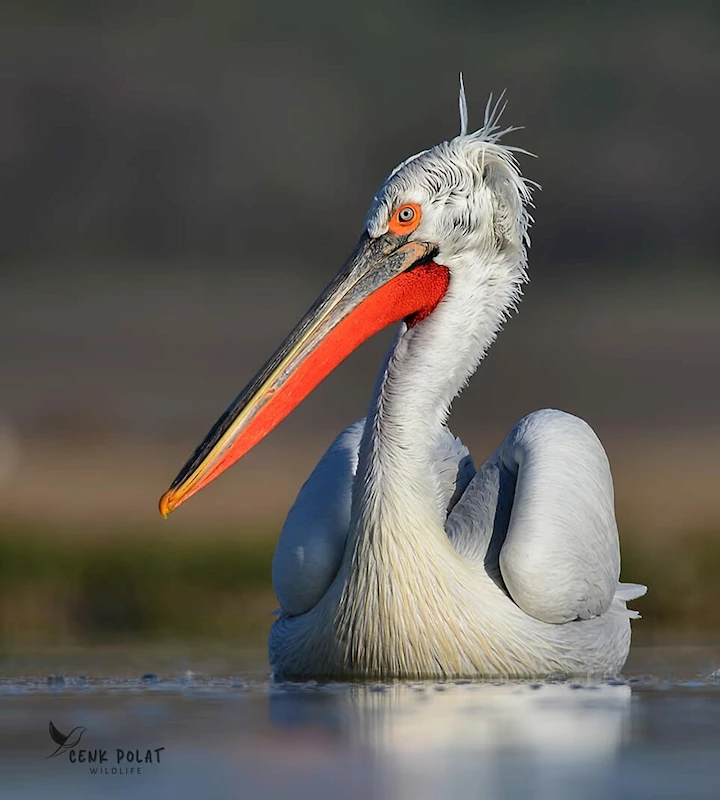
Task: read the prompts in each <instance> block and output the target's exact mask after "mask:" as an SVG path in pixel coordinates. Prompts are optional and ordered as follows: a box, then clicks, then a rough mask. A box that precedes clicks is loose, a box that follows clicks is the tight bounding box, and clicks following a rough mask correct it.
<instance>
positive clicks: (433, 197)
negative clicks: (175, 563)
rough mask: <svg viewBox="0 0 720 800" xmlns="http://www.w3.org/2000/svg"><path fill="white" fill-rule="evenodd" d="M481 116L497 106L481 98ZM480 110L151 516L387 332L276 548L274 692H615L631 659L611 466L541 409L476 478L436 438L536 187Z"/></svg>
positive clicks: (513, 293) (431, 153)
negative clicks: (540, 681) (393, 682)
mask: <svg viewBox="0 0 720 800" xmlns="http://www.w3.org/2000/svg"><path fill="white" fill-rule="evenodd" d="M491 100H492V98H491ZM503 110H504V105H502V104H501V103H500V102H499V101H498V102H497V103H495V104H494V105H493V103H492V102H491V101H489V102H488V105H487V107H486V110H485V119H484V124H483V126H482V127H481V128H480V129H479V130H477V131H475V132H473V133H468V128H467V106H466V102H465V94H464V90H463V87H462V83H461V88H460V118H461V124H460V134H459V135H458V136H456V137H455V138H453V139H451V140H450V141H445V142H442V143H440V144H438V145H436V146H434V147H431V148H430V149H428V150H425V151H423V152H421V153H419V154H417V155H414V156H412V157H411V158H408V159H407V160H406V161H403V162H402V163H401V164H400V165H399V166H398V167H396V168H395V169H394V170H393V171H392V172H391V173H390V175H389V176H388V178H387V179H386V180H385V182H384V183H383V184H382V186H381V187H380V189H379V191H378V192H377V194H376V195H375V197H374V198H373V200H372V203H371V205H370V209H369V211H368V214H367V217H366V219H365V227H364V231H363V233H362V236H361V237H360V240H359V242H358V244H357V246H356V248H355V250H354V252H353V253H352V254H351V255H350V257H349V259H348V260H347V262H346V264H345V266H344V267H343V268H342V270H341V271H340V272H339V273H338V274H337V276H336V277H335V278H334V279H333V280H332V281H331V282H330V284H329V285H328V286H327V288H326V289H325V290H324V291H323V292H322V294H321V295H320V296H319V298H318V299H317V300H316V302H315V303H314V305H313V306H312V308H311V309H310V310H309V311H308V312H307V314H306V315H305V316H304V317H303V319H302V320H301V321H300V322H299V324H298V325H297V326H296V327H295V329H294V330H293V331H292V332H291V333H290V335H289V336H288V337H287V339H286V340H285V341H284V342H283V343H282V345H281V346H280V347H279V349H278V350H277V352H276V353H275V354H274V355H273V356H272V357H271V358H270V360H269V361H268V362H267V363H266V364H265V366H264V367H263V368H262V369H261V370H260V372H258V374H257V375H256V376H255V377H254V378H253V379H252V380H251V381H250V383H249V384H248V385H247V386H246V387H245V389H244V390H243V391H242V392H241V393H240V395H239V396H238V397H237V398H236V399H235V401H234V402H233V403H232V404H231V405H230V407H229V408H228V409H227V411H225V413H224V414H223V415H222V416H221V417H220V419H219V420H218V421H217V422H216V423H215V425H214V426H213V428H212V430H211V431H210V432H209V433H208V435H207V437H206V438H205V439H204V441H203V442H202V443H201V444H200V446H199V447H198V448H197V450H196V451H195V452H194V454H193V455H192V456H191V458H190V459H189V461H188V462H187V463H186V464H185V466H184V467H183V469H182V470H181V471H180V473H179V474H178V476H177V478H176V479H175V481H174V482H173V483H172V485H171V487H170V489H169V490H168V491H167V492H166V493H165V494H164V495H163V496H162V498H161V501H160V511H161V513H162V514H163V515H164V516H167V514H168V513H169V512H171V511H172V510H173V509H175V508H177V507H178V506H179V505H180V504H181V503H182V502H184V501H185V500H187V499H188V498H189V497H190V496H191V495H193V494H195V493H196V492H198V491H199V490H200V489H201V488H203V487H204V486H207V485H208V484H209V483H210V482H211V481H212V480H214V479H215V478H216V477H217V476H218V475H219V474H220V473H221V472H222V471H223V470H225V469H227V468H228V467H229V466H230V465H231V464H233V463H234V462H235V461H236V460H237V459H239V458H240V457H241V456H242V455H244V454H245V453H247V452H248V451H249V450H250V449H251V448H252V447H254V446H255V445H256V444H257V443H258V442H260V441H261V439H263V438H264V437H265V436H266V435H267V434H268V433H270V431H271V430H273V428H275V426H276V425H278V424H279V423H280V422H281V420H282V419H283V418H285V417H286V416H287V415H288V414H289V413H290V412H291V411H292V410H293V409H294V408H295V407H296V406H297V405H298V404H299V403H300V402H301V401H302V400H303V399H304V398H305V397H307V395H308V394H310V392H312V390H313V389H314V388H315V387H316V386H317V385H318V384H319V383H320V382H321V381H322V380H323V379H324V378H325V377H326V376H327V375H328V374H329V373H330V372H331V371H332V370H334V369H335V368H336V367H337V366H338V365H339V364H340V363H341V362H342V361H343V360H344V359H345V358H346V357H347V356H348V355H349V354H350V353H351V352H352V351H353V350H355V349H356V348H357V347H358V346H359V345H360V344H361V343H362V342H364V341H365V340H367V339H368V338H370V337H371V336H373V334H375V333H377V332H378V331H380V330H381V329H383V328H385V327H386V326H388V325H393V324H395V325H397V324H399V327H398V330H397V335H396V336H395V338H394V341H393V343H392V346H391V347H390V350H389V352H388V354H387V356H386V358H385V360H384V362H383V364H382V367H381V369H380V373H379V375H378V378H377V381H376V383H375V387H374V391H373V393H372V399H371V401H370V407H369V410H368V413H367V416H366V417H365V419H363V420H361V421H359V422H356V423H355V424H353V425H350V427H348V428H347V429H346V430H344V431H343V432H342V433H341V434H340V435H339V436H338V437H337V439H336V440H335V441H334V442H333V444H332V445H331V446H330V448H329V450H328V451H327V452H326V453H325V455H324V456H323V457H322V459H321V460H320V462H319V463H318V465H317V467H316V468H315V470H314V471H313V473H312V474H311V475H310V477H309V479H308V480H307V482H306V483H305V485H304V486H303V487H302V489H301V490H300V493H299V495H298V497H297V500H296V502H295V504H294V505H293V507H292V508H291V510H290V512H289V514H288V517H287V519H286V521H285V523H284V526H283V528H282V531H281V534H280V538H279V541H278V545H277V549H276V551H275V555H274V559H273V565H272V578H273V586H274V589H275V593H276V595H277V598H278V600H279V603H280V609H279V611H278V617H277V619H276V621H275V622H274V624H273V626H272V629H271V633H270V641H269V650H270V663H271V665H272V668H273V672H274V674H275V675H276V676H279V677H282V678H343V679H348V678H350V679H369V678H372V679H390V678H414V679H417V678H432V679H445V678H458V677H503V678H510V677H514V678H522V677H535V676H548V675H579V674H580V675H585V676H588V675H593V676H607V675H614V674H616V673H618V672H619V670H620V669H621V668H622V666H623V664H624V663H625V659H626V657H627V654H628V650H629V647H630V619H631V618H633V617H637V616H639V615H638V614H637V613H636V612H634V611H631V610H629V609H628V608H627V606H626V601H628V600H632V599H634V598H636V597H640V596H641V595H642V594H644V592H645V587H644V586H640V585H636V584H622V583H619V576H620V548H619V540H618V531H617V525H616V521H615V513H614V501H613V483H612V477H611V474H610V468H609V464H608V459H607V456H606V454H605V451H604V449H603V447H602V445H601V444H600V442H599V440H598V438H597V437H596V435H595V433H594V432H593V430H592V429H591V428H590V426H589V425H588V424H587V423H586V422H584V421H583V420H581V419H579V418H577V417H575V416H572V415H570V414H568V413H564V412H562V411H556V410H542V411H536V412H534V413H532V414H530V415H529V416H527V417H525V418H524V419H522V420H521V421H520V422H518V423H517V425H516V426H515V427H514V428H513V429H512V430H511V431H510V433H509V434H508V436H507V438H506V439H505V441H504V442H503V443H502V444H501V445H500V446H499V448H498V449H497V450H496V451H495V453H494V454H493V455H492V456H491V457H490V458H489V459H488V460H487V461H486V462H485V463H484V464H483V465H482V466H481V467H480V468H479V469H477V470H476V469H475V467H474V465H473V461H472V459H471V457H470V454H469V452H468V450H467V448H466V447H465V446H464V445H463V444H462V443H461V442H460V441H459V440H458V439H456V438H455V437H454V436H453V435H452V433H450V431H449V429H448V428H447V426H446V421H447V418H448V414H449V411H450V405H451V403H452V401H453V399H454V398H455V397H456V396H457V395H458V394H459V393H460V391H461V390H462V388H463V387H464V386H465V384H466V383H467V381H468V380H469V378H470V377H471V376H472V374H473V373H474V372H475V370H476V369H477V367H478V365H479V364H480V362H481V360H482V359H483V357H484V355H485V353H486V352H487V349H488V347H489V346H490V344H491V343H492V342H493V340H494V339H495V336H496V335H497V333H498V331H499V330H500V327H501V325H502V323H503V322H504V320H505V319H506V317H507V316H508V314H509V313H510V312H512V311H514V309H515V307H516V304H517V302H518V300H519V298H520V294H521V288H522V285H523V284H524V283H525V282H526V280H527V247H528V245H529V239H528V227H529V224H530V222H531V217H530V215H529V211H528V208H529V206H530V205H531V193H532V187H533V184H531V183H530V182H528V181H527V180H525V179H524V178H523V177H522V175H521V173H520V170H519V166H518V163H517V159H516V154H517V153H518V152H524V151H519V150H518V149H517V148H513V147H509V146H507V145H505V144H503V143H502V139H503V136H504V135H505V134H507V133H508V132H510V131H512V130H515V129H514V128H505V129H502V128H501V125H500V121H499V120H500V115H501V114H502V112H503Z"/></svg>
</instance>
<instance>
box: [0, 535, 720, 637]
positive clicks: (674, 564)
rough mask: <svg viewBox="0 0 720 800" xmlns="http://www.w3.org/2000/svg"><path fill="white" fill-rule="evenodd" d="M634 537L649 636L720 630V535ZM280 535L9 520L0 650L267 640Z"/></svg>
mask: <svg viewBox="0 0 720 800" xmlns="http://www.w3.org/2000/svg"><path fill="white" fill-rule="evenodd" d="M640 541H641V540H639V539H637V538H636V537H632V536H628V535H626V536H625V537H624V541H623V577H624V578H625V579H626V580H632V581H638V582H644V583H647V584H648V585H649V586H650V592H649V594H648V595H647V597H645V598H642V599H641V600H638V601H635V602H634V603H633V607H635V608H637V609H638V610H639V611H640V612H641V613H642V615H643V621H642V623H638V625H637V626H636V632H637V634H638V635H640V636H646V635H647V636H653V635H655V634H658V635H659V634H663V635H666V634H667V633H668V632H670V633H672V632H675V633H677V634H682V635H696V636H698V635H702V636H705V637H707V636H712V635H713V634H714V632H715V631H717V630H720V602H719V601H720V531H706V532H698V533H695V534H693V535H689V534H688V535H685V536H677V537H672V538H670V539H665V540H664V541H663V542H662V543H659V545H658V546H653V547H650V546H649V545H648V542H647V539H645V540H643V542H642V544H640ZM274 542H275V533H274V532H272V533H271V532H270V531H254V532H250V533H248V534H247V535H244V536H242V537H238V536H235V537H232V536H229V535H220V534H215V535H204V536H195V537H194V536H184V537H182V538H178V539H171V538H167V537H160V538H159V537H157V536H150V535H144V534H143V533H142V532H138V531H134V532H133V531H128V532H118V531H115V532H111V533H108V534H106V535H103V536H98V535H93V536H90V535H79V534H78V533H77V532H73V533H67V532H53V533H52V535H50V534H49V533H47V532H43V531H37V530H30V529H18V528H17V527H9V526H6V527H4V528H3V527H0V647H2V648H3V649H5V650H8V649H9V650H13V649H17V648H24V647H33V646H37V645H60V644H113V643H117V642H122V641H127V640H144V641H148V642H170V641H186V642H187V641H209V640H224V641H227V642H228V643H238V644H241V643H244V642H257V641H261V640H262V639H263V638H264V636H265V634H266V632H267V630H268V629H269V627H270V624H271V622H272V617H271V616H270V612H271V611H272V610H273V609H274V608H275V605H276V602H275V599H274V597H273V594H272V587H271V584H270V564H271V558H272V550H273V547H274Z"/></svg>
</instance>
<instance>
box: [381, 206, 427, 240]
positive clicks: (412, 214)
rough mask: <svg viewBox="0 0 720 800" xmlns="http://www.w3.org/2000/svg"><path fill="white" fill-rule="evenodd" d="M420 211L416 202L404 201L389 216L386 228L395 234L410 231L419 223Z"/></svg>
mask: <svg viewBox="0 0 720 800" xmlns="http://www.w3.org/2000/svg"><path fill="white" fill-rule="evenodd" d="M421 217H422V211H421V210H420V206H419V205H418V204H417V203H405V205H402V206H400V207H399V208H398V209H396V211H395V213H394V214H393V215H392V217H391V218H390V222H389V223H388V230H389V231H390V232H391V233H395V234H407V233H412V232H413V231H414V230H415V228H417V226H418V225H419V224H420V218H421Z"/></svg>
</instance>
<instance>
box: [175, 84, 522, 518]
mask: <svg viewBox="0 0 720 800" xmlns="http://www.w3.org/2000/svg"><path fill="white" fill-rule="evenodd" d="M463 108H464V94H463V93H462V90H461V133H460V135H459V136H457V137H455V138H454V139H452V140H450V141H446V142H442V143H440V144H438V145H436V146H435V147H432V148H430V149H428V150H425V151H423V152H422V153H419V154H417V155H415V156H412V157H411V158H408V159H407V160H405V161H403V162H402V163H401V164H400V165H399V166H398V167H396V168H395V169H394V170H393V171H392V172H391V173H390V175H389V176H388V178H387V179H386V180H385V182H384V183H383V185H382V186H381V188H380V190H379V191H378V192H377V194H376V195H375V197H374V198H373V201H372V204H371V206H370V209H369V212H368V215H367V217H366V220H365V228H364V231H363V233H362V236H361V237H360V241H359V242H358V244H357V246H356V248H355V250H354V251H353V253H352V254H351V256H350V257H349V259H348V260H347V262H346V264H345V266H344V267H343V268H342V270H341V271H340V272H339V273H338V275H337V276H336V277H335V278H334V279H333V280H332V281H331V283H330V284H329V285H328V286H327V288H326V289H325V290H324V291H323V293H322V294H321V295H320V297H319V298H318V300H317V301H316V302H315V304H314V305H313V306H312V308H311V309H310V310H309V311H308V313H307V314H306V315H305V316H304V317H303V319H302V320H301V321H300V322H299V324H298V325H297V326H296V327H295V329H294V330H293V331H292V332H291V333H290V335H289V336H288V337H287V339H286V340H285V341H284V342H283V344H282V345H281V346H280V347H279V349H278V350H277V352H276V353H275V354H274V355H273V356H272V358H271V359H270V360H269V361H268V362H267V364H266V365H265V366H264V367H263V368H262V369H261V370H260V372H258V374H257V375H256V376H255V377H254V378H253V380H251V381H250V383H249V384H248V385H247V387H246V388H245V389H244V390H243V391H242V392H241V393H240V395H239V396H238V397H237V398H236V399H235V401H234V402H233V403H232V404H231V405H230V407H229V408H228V409H227V411H226V412H225V413H224V414H223V415H222V416H221V417H220V419H219V420H218V421H217V422H216V423H215V425H214V426H213V428H212V429H211V431H210V432H209V433H208V435H207V436H206V438H205V439H204V440H203V442H202V443H201V444H200V446H199V447H198V448H197V450H196V451H195V453H194V454H193V455H192V456H191V458H190V459H189V460H188V462H187V463H186V464H185V466H184V467H183V469H182V470H181V471H180V473H179V474H178V476H177V478H176V479H175V481H174V482H173V483H172V485H171V487H170V489H169V490H168V491H167V492H166V493H165V494H164V495H163V497H162V498H161V501H160V511H161V513H162V514H163V515H164V516H165V515H167V514H168V513H170V512H171V511H172V510H174V509H175V508H177V507H178V506H179V505H180V504H181V503H182V502H184V501H185V500H186V499H188V498H189V497H190V496H192V495H193V494H195V492H197V491H199V490H200V489H201V488H202V487H204V486H206V485H207V484H208V483H210V482H211V481H212V480H213V479H214V478H216V477H217V476H218V475H219V474H220V473H221V472H222V471H224V470H225V469H227V467H229V466H230V465H231V464H232V463H234V462H235V461H236V460H237V459H239V458H240V457H241V456H243V455H244V454H245V453H247V452H248V451H249V450H250V449H251V448H252V447H254V445H255V444H257V443H258V442H259V441H260V440H261V439H263V438H264V437H265V436H266V435H267V434H268V433H269V432H270V431H271V430H273V428H275V426H276V425H278V424H279V423H280V422H281V421H282V419H284V418H285V417H286V416H287V415H288V414H289V413H290V412H291V411H292V410H293V409H294V408H295V407H296V406H297V405H298V404H299V403H300V402H301V401H302V400H303V399H304V398H305V397H306V396H307V395H308V394H309V393H310V392H311V391H312V390H313V389H314V388H315V387H316V386H317V385H318V384H319V383H320V382H321V381H322V380H323V379H324V378H325V377H326V376H327V375H328V374H329V373H330V372H331V371H332V370H333V369H334V368H335V367H336V366H337V365H338V364H340V363H341V362H342V361H343V360H344V359H345V358H346V357H347V356H348V355H349V354H350V353H351V352H352V351H353V350H355V349H356V348H357V347H358V346H359V345H360V344H361V343H362V342H364V341H365V340H367V339H368V338H370V337H371V336H372V335H374V334H375V333H376V332H378V331H379V330H381V329H383V328H385V327H387V326H388V325H391V324H394V323H398V322H402V323H403V324H402V326H401V333H400V335H401V336H403V337H406V338H415V339H416V344H417V345H418V347H419V349H423V342H427V346H428V347H430V345H431V340H432V346H433V348H434V352H435V356H436V358H435V363H438V360H440V361H441V362H442V358H443V356H442V351H443V350H445V351H446V352H447V354H448V359H447V360H446V363H447V364H448V369H449V371H450V372H451V374H450V375H449V376H448V375H443V381H442V392H443V397H442V398H441V401H440V403H439V407H440V409H441V412H440V413H446V411H447V408H449V403H450V402H451V400H452V398H453V397H454V396H455V394H457V392H458V391H459V390H460V389H461V388H462V385H463V384H464V382H465V381H466V380H467V378H468V377H469V375H470V374H471V373H472V371H474V369H475V368H476V367H477V364H478V363H479V360H480V359H481V358H482V355H483V354H484V351H485V349H486V348H487V346H488V345H489V344H490V342H491V341H492V339H493V338H494V336H495V334H496V333H497V330H498V329H499V327H500V324H501V323H502V320H503V319H504V317H505V315H506V314H507V313H508V311H509V310H510V309H511V308H512V307H513V306H514V304H515V302H516V301H517V299H518V297H519V294H520V287H521V285H522V283H523V282H524V281H525V279H526V245H527V229H528V225H529V222H530V217H529V215H528V211H527V208H528V205H529V204H530V199H531V197H530V195H531V187H530V185H529V184H528V182H526V181H525V180H524V179H523V178H522V176H521V175H520V172H519V170H518V167H517V163H516V160H515V156H514V149H513V148H510V147H507V146H505V145H503V144H501V141H500V140H501V137H502V136H503V135H504V134H505V133H507V132H508V131H510V130H513V129H511V128H506V129H504V130H503V129H501V127H500V125H499V118H500V115H501V113H502V111H503V109H504V106H502V105H501V104H500V103H496V104H495V105H492V104H491V103H488V107H487V108H486V112H485V122H484V124H483V126H482V128H480V130H478V131H476V132H474V133H470V134H468V133H466V132H465V130H466V122H465V118H464V117H463ZM438 347H439V348H440V350H438ZM416 349H418V348H417V347H416ZM451 352H452V355H451V357H450V354H451ZM419 368H420V369H422V365H419Z"/></svg>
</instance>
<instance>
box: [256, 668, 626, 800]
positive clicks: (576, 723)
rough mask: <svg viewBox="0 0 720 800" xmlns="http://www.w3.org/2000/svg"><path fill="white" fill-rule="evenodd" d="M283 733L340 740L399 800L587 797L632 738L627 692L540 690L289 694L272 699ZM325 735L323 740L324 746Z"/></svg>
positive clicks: (460, 687) (488, 687) (491, 687)
mask: <svg viewBox="0 0 720 800" xmlns="http://www.w3.org/2000/svg"><path fill="white" fill-rule="evenodd" d="M269 701H270V715H271V720H272V722H273V724H274V725H275V726H276V727H277V728H279V729H280V730H279V731H278V732H279V733H280V731H282V730H285V731H288V729H291V730H292V731H293V733H294V735H295V737H297V735H298V734H300V733H302V732H303V731H304V732H305V733H306V734H307V735H308V736H309V737H311V738H313V737H315V738H320V739H322V738H325V736H328V737H333V738H336V737H340V738H342V739H343V740H344V745H345V747H347V748H352V749H354V750H356V751H358V755H359V756H361V757H364V758H363V760H367V761H366V763H372V765H373V769H374V771H375V772H376V774H377V777H378V779H379V781H380V783H381V785H382V786H383V787H384V788H385V790H386V791H387V792H388V793H390V794H392V796H394V797H401V798H402V797H408V798H409V797H425V796H452V795H453V793H456V794H455V796H460V794H466V793H467V791H468V789H469V787H477V788H478V791H480V789H481V787H482V796H493V797H494V796H498V797H503V796H514V795H515V794H517V793H518V791H519V790H520V789H521V787H525V788H527V787H528V786H534V787H535V789H536V790H537V794H536V796H543V797H548V798H554V797H558V796H560V795H559V794H558V790H559V786H557V785H556V781H557V780H562V787H563V790H562V794H563V796H566V793H567V791H568V788H569V786H572V784H573V782H574V779H575V780H576V781H577V782H578V786H579V783H580V781H582V786H583V792H584V794H583V796H585V797H587V796H592V794H590V795H588V791H589V790H591V789H592V787H594V788H595V790H596V791H597V792H599V793H601V792H602V787H603V785H604V784H605V783H606V782H607V780H608V778H609V776H610V775H612V773H613V772H614V762H615V760H616V758H617V756H618V753H619V751H620V745H621V743H622V741H623V735H624V733H625V732H626V731H627V730H628V725H629V713H630V687H629V686H627V685H613V684H603V685H597V684H595V685H592V686H583V685H579V684H567V683H557V684H553V683H544V684H536V685H530V684H517V683H515V684H513V683H508V684H489V683H459V684H416V685H406V684H392V685H380V686H347V685H345V686H341V685H336V686H333V685H329V686H326V687H318V688H317V689H316V690H315V691H308V690H307V687H303V688H302V689H301V688H296V689H294V688H293V687H289V686H285V687H281V688H279V690H278V691H275V692H273V693H272V694H271V696H270V698H269ZM323 734H324V735H325V736H323Z"/></svg>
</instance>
